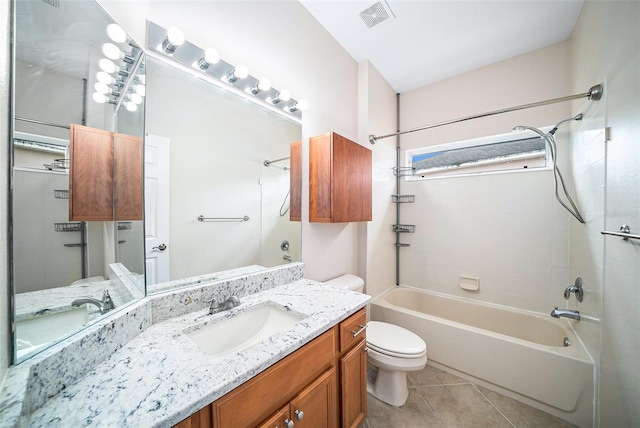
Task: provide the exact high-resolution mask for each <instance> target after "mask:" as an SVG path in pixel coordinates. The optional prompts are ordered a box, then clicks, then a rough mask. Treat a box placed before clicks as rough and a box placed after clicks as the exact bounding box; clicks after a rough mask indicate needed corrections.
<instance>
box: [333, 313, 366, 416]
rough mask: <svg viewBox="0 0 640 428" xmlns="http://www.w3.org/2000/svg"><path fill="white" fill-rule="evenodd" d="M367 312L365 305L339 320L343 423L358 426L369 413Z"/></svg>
mask: <svg viewBox="0 0 640 428" xmlns="http://www.w3.org/2000/svg"><path fill="white" fill-rule="evenodd" d="M366 324H367V314H366V312H365V310H364V309H362V310H360V311H359V312H357V313H356V314H354V315H352V316H351V317H349V318H348V319H346V320H345V321H343V322H342V323H340V362H339V366H340V407H341V409H342V412H341V425H340V426H341V427H342V428H350V427H354V428H356V427H359V426H360V425H361V424H362V423H363V422H364V419H365V418H366V416H367V353H366V351H365V349H366V344H367V343H366V330H365V328H366Z"/></svg>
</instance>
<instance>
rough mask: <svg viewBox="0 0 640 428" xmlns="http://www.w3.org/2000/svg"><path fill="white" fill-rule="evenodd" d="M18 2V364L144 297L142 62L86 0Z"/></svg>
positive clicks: (15, 83)
mask: <svg viewBox="0 0 640 428" xmlns="http://www.w3.org/2000/svg"><path fill="white" fill-rule="evenodd" d="M14 5H15V10H14V13H15V20H14V23H15V29H14V46H15V49H14V57H13V58H14V60H13V65H14V74H13V76H14V77H13V91H12V93H13V100H12V105H13V114H14V118H13V119H14V121H13V131H14V132H13V139H12V165H11V167H12V169H11V184H12V192H11V198H12V199H11V203H12V214H11V215H12V232H13V233H12V251H11V255H12V290H13V293H14V297H15V300H14V302H15V305H14V325H15V333H14V349H15V361H16V362H19V361H21V360H24V359H25V358H27V357H29V356H31V355H33V354H35V353H37V352H39V351H41V350H42V349H45V348H46V347H47V346H48V345H50V344H52V343H55V342H56V341H58V340H60V339H61V338H64V337H67V336H69V335H70V334H73V333H74V332H77V331H78V330H80V329H82V328H83V327H84V326H86V325H87V324H89V323H91V322H94V321H95V320H97V319H99V318H100V317H103V316H105V314H107V313H111V311H113V310H118V309H120V308H122V307H125V306H126V305H127V304H129V303H130V302H132V301H135V300H136V299H139V298H142V297H144V295H145V288H144V287H145V285H144V284H145V283H144V268H145V263H144V239H143V221H142V220H143V217H142V216H143V205H144V203H143V193H142V185H143V175H142V171H143V168H142V166H143V162H142V160H143V143H142V142H143V135H144V120H143V119H144V97H143V96H144V93H145V91H144V83H145V72H144V69H145V64H144V54H143V53H142V51H141V49H140V48H139V47H138V46H137V45H136V44H135V43H133V42H132V41H131V40H130V39H129V38H128V37H127V35H126V34H125V33H124V32H123V31H122V30H121V29H120V28H119V27H117V26H114V25H112V24H114V23H113V22H112V20H111V19H110V18H109V17H108V16H107V15H106V14H105V13H104V11H103V10H102V9H101V8H100V7H99V6H98V5H97V4H95V3H94V2H92V1H72V0H58V1H55V2H46V1H41V0H18V1H16V2H14Z"/></svg>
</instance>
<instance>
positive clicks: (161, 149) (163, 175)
mask: <svg viewBox="0 0 640 428" xmlns="http://www.w3.org/2000/svg"><path fill="white" fill-rule="evenodd" d="M169 148H170V142H169V139H168V138H165V137H159V136H157V135H150V134H147V135H146V138H145V141H144V190H145V193H144V209H145V212H144V230H145V248H146V275H147V285H150V284H158V283H162V282H167V281H169V279H170V276H169V253H170V245H169V160H170V154H169Z"/></svg>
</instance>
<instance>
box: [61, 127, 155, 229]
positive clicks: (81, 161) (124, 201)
mask: <svg viewBox="0 0 640 428" xmlns="http://www.w3.org/2000/svg"><path fill="white" fill-rule="evenodd" d="M69 147H70V160H69V220H70V221H114V220H142V209H143V208H142V207H143V199H142V194H143V190H142V188H143V183H144V178H143V174H142V164H143V158H142V156H143V145H142V138H140V137H134V136H131V135H125V134H118V133H114V132H109V131H104V130H102V129H96V128H90V127H87V126H82V125H71V127H70V135H69Z"/></svg>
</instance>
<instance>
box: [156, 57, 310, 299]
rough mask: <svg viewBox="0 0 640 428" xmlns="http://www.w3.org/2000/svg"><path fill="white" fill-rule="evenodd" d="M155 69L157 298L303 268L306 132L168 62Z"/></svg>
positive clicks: (286, 120) (283, 118)
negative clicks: (294, 174)
mask: <svg viewBox="0 0 640 428" xmlns="http://www.w3.org/2000/svg"><path fill="white" fill-rule="evenodd" d="M146 70H147V111H146V124H145V131H146V133H147V135H146V138H145V145H146V151H147V153H146V162H147V168H146V169H147V176H146V185H145V191H146V214H145V216H146V222H147V246H146V247H147V283H148V285H147V287H148V292H149V293H153V292H158V291H163V290H166V289H168V288H173V287H176V286H185V285H189V284H192V283H194V282H202V281H205V280H208V279H212V278H218V279H219V278H222V277H229V276H235V275H238V274H242V273H248V272H251V271H256V270H262V269H265V268H269V267H273V266H276V265H281V264H285V263H290V262H296V261H300V246H301V242H300V241H301V238H300V222H298V221H291V215H290V214H291V213H290V210H289V209H290V200H291V195H290V178H291V177H290V175H291V165H292V163H291V160H290V159H289V157H290V146H291V145H292V144H295V142H296V141H300V138H301V129H300V125H299V124H298V123H296V122H294V121H292V120H291V119H288V118H286V117H284V116H282V115H279V114H277V113H274V112H272V111H270V110H268V109H265V108H263V107H262V106H260V105H257V104H254V103H252V102H249V101H248V100H247V99H245V98H243V97H241V96H238V95H237V94H234V93H232V92H229V91H227V90H225V89H224V87H219V86H217V85H215V84H214V83H212V82H210V81H207V80H206V79H203V78H198V77H197V72H192V73H189V72H186V71H185V70H183V69H180V68H178V67H176V66H174V65H173V64H171V63H170V62H166V61H165V60H163V59H162V58H155V57H153V56H151V55H148V57H147V63H146ZM236 86H237V85H236ZM265 161H266V162H265ZM155 162H158V164H157V165H156V164H155ZM157 169H159V170H161V171H162V172H161V173H158V176H159V177H160V178H164V179H165V180H164V181H161V180H159V179H157V178H156V177H155V176H154V174H155V171H156V170H157ZM294 171H295V169H294ZM167 178H168V180H167ZM163 228H164V229H163Z"/></svg>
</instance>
